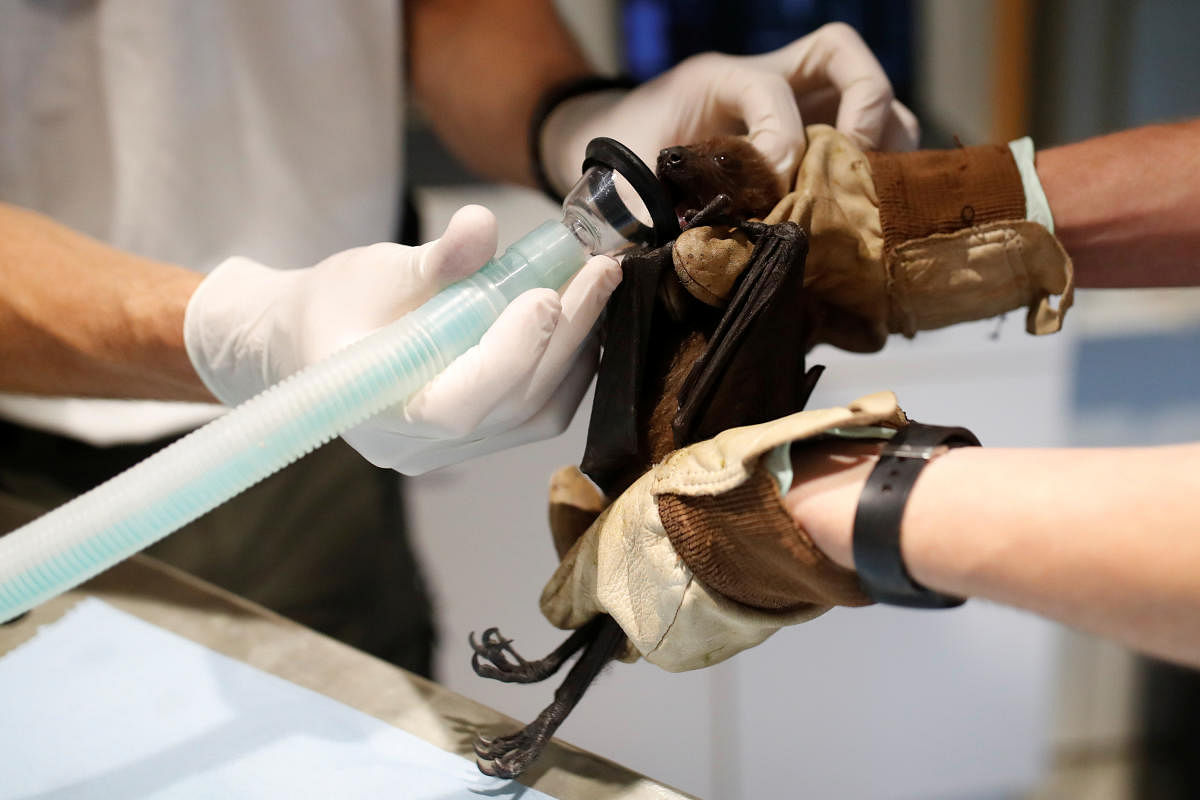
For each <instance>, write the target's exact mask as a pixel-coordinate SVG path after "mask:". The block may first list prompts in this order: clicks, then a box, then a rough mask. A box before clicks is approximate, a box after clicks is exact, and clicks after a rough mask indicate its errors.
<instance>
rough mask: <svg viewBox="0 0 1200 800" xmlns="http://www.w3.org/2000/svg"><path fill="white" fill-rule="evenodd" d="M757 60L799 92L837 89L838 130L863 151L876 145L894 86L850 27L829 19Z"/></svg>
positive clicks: (889, 108)
mask: <svg viewBox="0 0 1200 800" xmlns="http://www.w3.org/2000/svg"><path fill="white" fill-rule="evenodd" d="M757 58H758V59H759V60H760V63H762V64H767V65H770V66H771V67H773V68H774V69H776V70H779V71H780V72H781V73H782V74H783V75H784V76H785V77H786V78H787V80H788V83H789V84H790V85H791V87H792V89H793V90H794V91H795V92H796V93H797V94H798V95H801V96H802V95H804V94H806V93H808V92H812V91H816V90H819V89H823V88H826V87H830V86H831V87H833V88H834V89H836V90H837V93H838V96H839V98H840V101H839V103H838V112H837V124H836V127H837V129H838V130H839V131H841V132H842V133H843V134H845V135H846V136H848V137H850V138H851V139H852V140H854V142H855V144H857V145H859V146H860V147H862V148H863V149H876V148H877V147H879V145H880V143H881V141H882V138H883V132H884V127H885V125H886V122H887V117H888V114H889V112H890V111H891V107H892V106H891V104H892V100H893V99H894V97H893V94H892V84H891V82H890V81H889V80H888V78H887V74H886V73H885V72H884V71H883V67H882V65H880V63H879V61H878V60H877V59H876V58H875V56H874V54H873V53H872V52H871V50H870V48H869V47H867V45H866V43H865V42H864V41H863V40H862V37H860V36H859V35H858V32H857V31H855V30H854V29H853V28H852V27H850V26H849V25H846V24H845V23H841V22H832V23H829V24H828V25H825V26H823V27H821V28H819V29H817V30H816V31H815V32H813V33H812V34H810V35H808V36H805V37H804V38H802V39H797V40H796V41H795V42H792V43H791V44H789V45H787V46H786V47H783V48H780V49H779V50H776V51H775V52H773V53H767V54H766V55H763V56H758V57H757Z"/></svg>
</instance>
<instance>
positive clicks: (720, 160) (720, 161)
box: [712, 153, 737, 169]
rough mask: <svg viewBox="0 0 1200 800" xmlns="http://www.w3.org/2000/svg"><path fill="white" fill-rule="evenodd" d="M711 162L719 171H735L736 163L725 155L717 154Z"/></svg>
mask: <svg viewBox="0 0 1200 800" xmlns="http://www.w3.org/2000/svg"><path fill="white" fill-rule="evenodd" d="M712 159H713V161H714V162H715V163H716V165H717V166H718V167H720V168H721V169H736V168H737V161H735V160H734V159H732V158H730V157H729V155H728V154H727V153H717V154H716V155H714V156H713V157H712Z"/></svg>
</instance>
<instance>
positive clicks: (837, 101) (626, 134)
mask: <svg viewBox="0 0 1200 800" xmlns="http://www.w3.org/2000/svg"><path fill="white" fill-rule="evenodd" d="M835 121H836V124H837V128H838V130H840V131H842V132H843V133H845V134H846V135H847V136H849V137H850V138H851V140H852V141H854V142H855V143H856V144H858V146H860V147H862V148H869V149H876V148H882V149H888V150H911V149H913V148H914V147H916V145H917V139H918V137H919V134H920V129H919V126H918V124H917V119H916V117H914V116H913V114H912V112H911V111H909V110H908V109H907V108H905V107H904V105H902V104H901V103H899V102H898V101H896V100H895V99H894V97H893V94H892V85H891V83H890V82H889V81H888V79H887V75H886V74H885V73H884V71H883V67H881V66H880V65H879V62H878V61H877V60H876V59H875V56H874V55H873V54H872V53H871V51H870V49H869V48H868V47H867V46H866V44H865V43H864V42H863V40H862V39H861V38H860V37H859V35H858V33H857V32H856V31H855V30H854V29H853V28H851V27H850V26H849V25H846V24H844V23H840V22H835V23H830V24H828V25H825V26H823V27H822V28H820V29H818V30H816V31H814V32H813V33H811V34H809V35H808V36H805V37H803V38H801V39H797V40H796V41H794V42H792V43H791V44H789V45H787V46H786V47H783V48H780V49H779V50H775V51H774V52H771V53H766V54H763V55H757V56H729V55H723V54H720V53H703V54H701V55H698V56H694V57H692V58H689V59H687V60H686V61H684V62H682V63H680V64H679V65H678V66H676V67H675V68H674V69H671V70H669V71H668V72H666V73H664V74H663V75H660V76H659V77H658V78H655V79H654V80H653V81H650V82H649V83H646V84H644V85H642V86H640V87H638V88H637V89H635V90H633V91H631V92H624V91H620V92H617V91H607V92H595V93H592V94H586V95H582V96H579V97H575V98H572V99H570V100H567V101H565V102H563V103H562V104H560V105H559V106H558V107H556V108H555V109H554V111H553V112H552V113H551V114H550V115H549V117H548V118H547V119H546V122H545V125H544V126H543V128H542V137H541V153H542V155H543V163H544V165H545V171H546V175H547V177H548V179H549V181H550V183H551V185H552V186H553V187H554V188H555V189H556V190H557V191H558V192H559V193H560V194H563V193H565V192H566V190H567V189H569V188H570V187H571V185H572V184H573V183H574V182H575V180H576V179H578V177H579V165H580V163H582V161H583V156H584V149H585V148H586V147H587V143H588V142H589V141H591V140H592V139H593V138H595V137H597V136H611V137H612V138H614V139H616V140H618V141H620V142H621V143H623V144H625V145H626V146H628V147H629V148H630V149H632V150H633V151H634V152H635V153H637V154H638V156H640V157H641V158H642V159H643V160H644V161H645V162H646V163H648V164H653V163H654V160H655V158H656V157H657V155H658V152H659V150H661V149H662V148H664V147H669V146H672V145H677V144H689V143H691V142H698V141H701V140H703V139H707V138H709V137H711V136H716V135H718V134H722V133H748V137H749V139H750V142H751V143H752V144H753V145H754V146H755V147H757V148H758V149H759V150H760V151H761V152H762V153H763V155H765V156H766V157H767V160H768V162H769V163H770V165H771V166H772V168H773V169H774V170H775V171H776V173H777V174H778V175H779V176H780V179H781V180H784V179H785V178H786V177H788V176H791V175H792V174H793V173H794V172H795V169H796V164H797V163H798V161H799V158H800V157H801V156H802V155H803V153H804V143H805V140H804V125H805V124H811V123H815V122H829V123H833V122H835Z"/></svg>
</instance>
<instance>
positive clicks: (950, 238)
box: [675, 125, 1074, 352]
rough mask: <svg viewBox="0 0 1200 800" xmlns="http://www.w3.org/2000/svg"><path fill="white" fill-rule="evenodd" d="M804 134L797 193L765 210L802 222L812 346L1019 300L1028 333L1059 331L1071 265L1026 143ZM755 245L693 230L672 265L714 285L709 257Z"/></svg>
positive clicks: (772, 218) (771, 218)
mask: <svg viewBox="0 0 1200 800" xmlns="http://www.w3.org/2000/svg"><path fill="white" fill-rule="evenodd" d="M807 134H808V149H807V150H806V151H805V154H804V158H803V160H802V162H801V164H800V168H799V170H798V172H797V174H796V180H795V183H794V187H793V190H792V192H791V193H789V194H787V195H786V196H785V197H784V198H783V200H782V201H780V203H779V204H778V205H777V206H776V207H775V208H774V209H773V210H772V212H771V213H770V214H769V215H768V216H767V218H766V219H765V220H764V221H765V222H768V223H777V222H781V221H783V220H791V221H793V222H796V223H798V224H799V225H801V226H802V227H803V228H804V229H805V230H806V231H807V232H808V235H809V243H808V247H809V251H808V261H807V266H806V274H805V281H804V286H805V290H806V292H805V295H806V296H805V298H804V302H805V308H806V312H807V314H808V315H809V316H810V317H811V319H812V324H811V326H810V333H809V336H808V341H807V342H806V343H805V344H806V345H807V346H808V347H812V346H813V345H814V344H819V343H822V342H827V343H829V344H833V345H836V346H838V347H841V348H843V349H846V350H852V351H856V352H872V351H875V350H878V349H880V348H881V347H883V344H884V342H885V340H886V339H887V336H888V334H890V333H903V334H904V335H905V336H910V337H911V336H913V335H915V334H916V332H917V331H920V330H929V329H933V328H940V327H944V326H946V325H951V324H954V323H956V322H964V321H967V320H974V319H983V318H986V317H991V316H996V315H998V314H1002V313H1004V312H1007V311H1012V310H1014V309H1017V308H1022V307H1025V308H1027V309H1028V316H1027V319H1026V328H1027V330H1028V331H1029V332H1030V333H1035V334H1045V333H1053V332H1055V331H1057V330H1059V328H1060V327H1061V326H1062V320H1063V316H1064V315H1065V313H1066V311H1067V309H1068V308H1069V307H1070V305H1071V301H1072V295H1073V286H1074V273H1073V269H1072V265H1071V259H1070V258H1069V257H1068V255H1067V253H1066V251H1065V250H1063V248H1062V246H1061V245H1060V244H1059V242H1058V240H1057V239H1056V238H1055V237H1054V234H1053V231H1052V228H1053V221H1052V219H1051V218H1050V215H1049V207H1048V206H1047V205H1046V204H1045V200H1044V195H1041V189H1040V185H1039V184H1038V182H1037V177H1036V173H1035V172H1034V171H1033V153H1032V145H1031V144H1028V142H1027V140H1022V142H1015V143H1013V145H1011V146H1006V145H998V146H985V147H962V148H957V149H954V150H923V151H917V152H912V153H875V152H871V153H864V152H863V151H862V150H860V149H859V148H858V147H857V146H855V145H854V144H853V143H852V142H851V141H850V140H849V139H847V138H846V137H845V136H843V135H842V134H840V133H838V132H837V131H835V130H834V129H833V128H830V127H828V126H825V125H813V126H810V127H809V128H808V129H807ZM1027 190H1028V191H1027ZM1031 209H1032V212H1031ZM749 248H750V244H749V243H748V242H747V241H746V240H745V237H744V236H741V235H740V234H736V233H734V234H731V233H729V232H728V230H727V229H723V228H719V227H707V228H706V227H700V228H693V229H690V230H688V231H685V232H684V233H683V234H682V235H681V236H680V237H679V239H678V240H677V241H676V245H675V267H676V271H677V272H679V273H680V276H681V279H683V280H684V283H685V284H688V283H689V282H690V283H694V284H696V285H698V286H700V287H702V288H705V289H706V291H708V292H710V293H712V294H720V292H721V291H722V288H723V284H721V282H720V281H719V280H717V279H715V278H714V277H713V276H714V275H718V276H719V275H720V274H723V273H724V271H725V270H722V269H718V268H717V267H716V266H714V265H718V266H719V265H723V264H733V263H740V262H744V261H745V259H746V258H747V257H748V255H747V253H745V252H743V251H747V250H748V249H749ZM709 284H712V286H709ZM1055 295H1057V296H1058V300H1057V304H1055V302H1054V301H1053V300H1052V297H1053V296H1055Z"/></svg>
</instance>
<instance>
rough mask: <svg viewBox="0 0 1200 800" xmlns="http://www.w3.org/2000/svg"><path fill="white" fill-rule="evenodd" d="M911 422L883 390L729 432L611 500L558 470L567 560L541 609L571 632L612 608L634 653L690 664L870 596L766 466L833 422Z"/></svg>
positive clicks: (554, 510)
mask: <svg viewBox="0 0 1200 800" xmlns="http://www.w3.org/2000/svg"><path fill="white" fill-rule="evenodd" d="M905 424H907V419H906V417H905V416H904V413H903V412H902V411H900V409H899V408H898V407H897V405H896V398H895V396H894V395H893V394H892V393H891V392H880V393H877V394H873V395H868V396H867V397H863V398H860V399H859V400H857V401H855V402H854V403H851V404H850V405H849V406H847V407H845V408H828V409H822V410H814V411H801V412H798V413H796V414H792V415H790V416H787V417H783V418H781V419H777V420H774V421H772V422H766V423H762V424H760V425H750V426H746V427H742V428H731V429H729V430H727V431H724V432H722V433H720V434H718V435H717V436H715V437H713V438H712V439H709V440H707V441H703V442H699V443H697V444H694V445H691V446H689V447H686V448H683V449H681V450H676V451H675V452H673V453H671V454H670V455H669V456H667V457H666V458H665V459H663V460H662V461H661V462H660V463H659V464H657V465H656V466H654V467H653V468H651V469H650V471H648V472H647V473H645V474H644V475H643V476H642V477H641V478H640V479H638V480H637V481H636V482H635V483H634V484H633V485H632V486H630V487H629V488H628V489H627V490H626V491H625V492H624V493H623V494H622V495H621V496H620V497H618V498H617V499H616V501H615V502H613V503H612V504H611V505H608V506H607V507H606V508H605V507H604V506H605V502H604V499H603V498H600V497H599V496H598V493H597V492H596V490H595V489H594V487H592V486H591V485H590V484H588V483H587V482H586V479H585V478H583V476H582V475H580V474H579V472H578V470H576V469H575V468H573V467H569V468H566V469H564V470H560V471H559V473H558V474H557V475H556V476H555V478H554V480H553V481H552V484H551V524H552V528H553V529H554V534H555V546H556V547H557V548H559V552H560V555H561V557H562V562H561V563H560V564H559V567H558V569H557V571H556V572H555V573H554V575H553V576H552V577H551V579H550V581H549V583H547V584H546V588H545V589H544V590H543V592H542V598H541V608H542V613H543V614H544V615H545V616H546V618H547V619H548V620H550V622H551V623H552V624H553V625H555V626H557V627H559V628H566V629H572V628H578V627H580V626H582V625H583V624H584V623H586V622H587V621H588V620H590V619H591V618H592V617H594V616H595V615H597V614H602V613H605V614H609V615H611V616H612V617H613V618H614V619H615V620H616V621H617V623H618V624H619V625H620V626H621V629H622V630H624V631H625V634H626V636H628V637H629V642H630V646H629V648H627V650H626V653H625V660H633V659H636V658H637V656H639V655H641V656H643V657H644V658H645V659H646V660H647V661H650V662H651V663H654V664H657V665H658V666H660V667H662V668H663V669H665V670H668V671H671V672H681V671H684V670H689V669H698V668H700V667H706V666H709V665H711V664H716V663H717V662H719V661H723V660H725V659H726V658H729V657H730V656H732V655H734V654H736V653H738V652H740V651H742V650H745V649H747V648H749V647H753V646H754V645H756V644H758V643H760V642H762V641H763V640H764V639H766V638H767V637H768V636H770V635H771V634H772V633H774V632H775V631H776V630H778V629H779V628H781V627H783V626H785V625H795V624H797V623H800V622H805V621H807V620H810V619H812V618H814V617H816V616H819V615H820V614H822V613H824V612H825V611H827V610H829V608H831V607H832V606H834V605H851V606H857V605H867V604H869V603H870V602H871V601H870V600H869V599H868V598H867V597H866V595H865V594H863V592H862V590H861V588H860V587H859V584H858V579H857V577H856V576H855V574H854V573H853V572H851V571H850V570H847V569H845V568H843V567H840V566H838V565H837V564H835V563H833V562H832V561H830V560H829V559H828V558H827V557H826V556H825V555H824V554H823V553H821V551H820V550H818V549H817V548H816V546H815V545H814V544H813V542H812V540H811V539H810V538H809V537H808V534H806V533H805V532H804V531H803V530H801V529H800V528H798V527H797V526H796V524H795V523H794V522H793V521H792V518H791V517H790V515H789V514H788V513H787V511H786V510H785V509H784V507H783V504H782V501H781V492H780V488H781V487H780V483H779V482H778V480H777V478H776V476H775V473H773V471H772V470H771V469H769V466H770V465H769V464H768V463H767V462H768V461H769V460H771V459H776V458H778V457H779V455H780V452H781V451H780V450H777V449H776V448H778V447H779V446H780V445H785V444H787V443H789V442H794V441H798V440H803V439H811V438H813V437H816V436H818V435H820V434H822V433H825V432H827V431H830V429H832V428H864V427H866V426H887V427H893V428H897V427H901V426H903V425H905ZM786 452H787V451H786V448H785V449H783V450H782V453H783V454H784V455H785V456H786ZM785 460H786V459H785ZM784 481H785V482H786V483H790V479H788V478H785V479H784ZM787 488H788V487H786V486H785V487H783V489H784V490H786V489H787ZM600 508H603V509H604V510H603V511H600V512H599V513H597V512H598V510H599V509H600ZM588 520H594V521H591V522H590V524H588V522H587V521H588ZM585 525H586V530H584V526H585ZM580 531H583V532H582V535H579V534H580ZM576 536H578V538H574V537H576ZM573 538H574V541H572V539H573Z"/></svg>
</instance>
